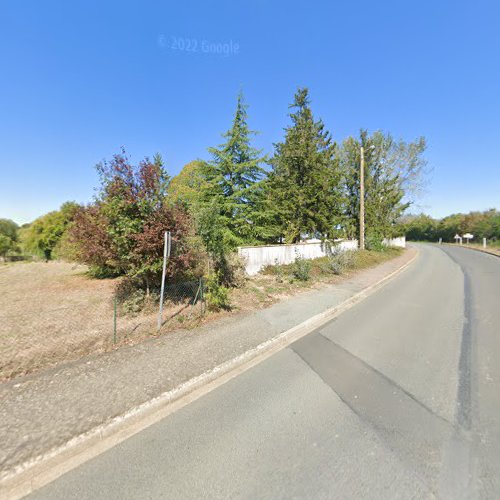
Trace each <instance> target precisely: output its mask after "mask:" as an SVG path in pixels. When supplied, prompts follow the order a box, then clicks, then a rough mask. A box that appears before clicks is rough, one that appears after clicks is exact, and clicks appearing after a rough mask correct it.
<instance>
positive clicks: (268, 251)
mask: <svg viewBox="0 0 500 500" xmlns="http://www.w3.org/2000/svg"><path fill="white" fill-rule="evenodd" d="M383 243H384V245H388V246H393V247H401V248H405V247H406V240H405V237H404V236H402V237H401V238H392V239H384V241H383ZM337 245H338V248H340V249H342V250H356V249H357V248H358V241H357V240H344V241H340V242H338V243H337ZM238 254H239V255H240V257H243V259H244V260H245V262H246V265H245V269H246V272H247V274H249V275H250V276H252V275H254V274H257V273H258V272H259V271H260V270H261V269H262V268H263V267H265V266H274V265H276V264H291V263H292V262H295V257H296V255H300V256H301V257H303V258H304V259H316V258H318V257H324V256H325V255H327V254H326V249H325V245H324V244H323V243H321V242H314V243H297V244H296V245H265V246H255V247H240V248H238Z"/></svg>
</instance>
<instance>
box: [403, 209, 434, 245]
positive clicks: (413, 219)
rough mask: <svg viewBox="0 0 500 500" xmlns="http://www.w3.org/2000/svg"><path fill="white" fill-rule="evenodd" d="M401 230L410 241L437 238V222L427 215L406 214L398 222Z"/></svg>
mask: <svg viewBox="0 0 500 500" xmlns="http://www.w3.org/2000/svg"><path fill="white" fill-rule="evenodd" d="M398 224H399V226H400V227H401V232H402V233H403V234H405V235H406V238H407V239H408V240H411V241H436V240H438V239H439V235H438V224H439V222H438V221H437V220H435V219H433V218H432V217H430V216H429V215H425V214H419V215H407V216H404V217H403V218H402V219H401V220H400V221H399V222H398Z"/></svg>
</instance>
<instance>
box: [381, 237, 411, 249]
mask: <svg viewBox="0 0 500 500" xmlns="http://www.w3.org/2000/svg"><path fill="white" fill-rule="evenodd" d="M382 243H383V244H384V245H387V246H389V247H400V248H406V236H400V237H399V238H390V239H387V238H384V240H383V242H382Z"/></svg>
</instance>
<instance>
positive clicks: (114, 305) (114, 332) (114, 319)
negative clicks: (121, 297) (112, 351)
mask: <svg viewBox="0 0 500 500" xmlns="http://www.w3.org/2000/svg"><path fill="white" fill-rule="evenodd" d="M117 301H118V300H117V298H116V297H115V300H114V304H113V344H116V303H117Z"/></svg>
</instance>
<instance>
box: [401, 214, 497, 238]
mask: <svg viewBox="0 0 500 500" xmlns="http://www.w3.org/2000/svg"><path fill="white" fill-rule="evenodd" d="M400 224H401V230H402V231H403V232H404V233H405V234H406V237H407V239H409V240H413V241H438V240H439V238H442V239H443V241H445V242H453V241H454V238H455V235H456V234H458V235H460V236H461V235H463V234H466V233H470V234H473V235H474V240H475V241H479V242H481V241H482V239H483V238H486V239H488V240H490V241H500V212H499V211H498V210H496V209H493V208H492V209H490V210H486V211H484V212H469V213H468V214H460V213H459V214H453V215H449V216H447V217H444V218H442V219H434V218H432V217H430V216H429V215H425V214H419V215H407V216H405V217H403V218H402V219H401V221H400Z"/></svg>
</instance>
